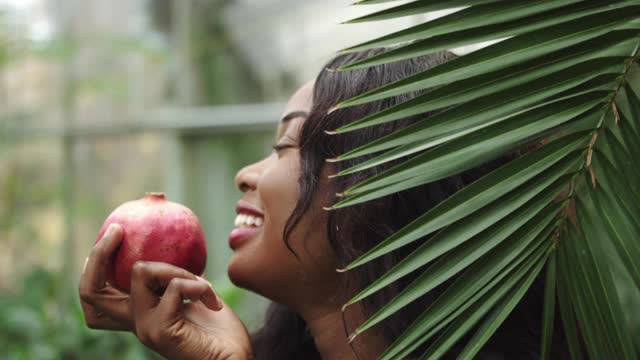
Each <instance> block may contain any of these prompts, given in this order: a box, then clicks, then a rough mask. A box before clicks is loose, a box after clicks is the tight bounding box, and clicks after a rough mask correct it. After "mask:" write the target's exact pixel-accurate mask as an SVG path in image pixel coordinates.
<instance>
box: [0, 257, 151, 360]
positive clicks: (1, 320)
mask: <svg viewBox="0 0 640 360" xmlns="http://www.w3.org/2000/svg"><path fill="white" fill-rule="evenodd" d="M63 281H75V279H63V278H61V277H60V276H58V275H56V274H54V273H51V272H48V271H46V270H43V269H35V270H33V271H32V272H31V273H30V274H29V275H28V276H26V277H25V279H24V281H23V282H22V288H20V289H18V291H17V292H16V293H13V294H3V295H0V349H3V350H2V353H0V359H3V360H4V359H7V360H22V359H24V360H27V359H29V360H31V359H39V360H47V359H105V358H109V359H161V357H159V356H158V355H156V354H154V353H153V352H152V351H150V350H148V349H146V348H145V347H144V346H143V345H142V344H141V343H140V342H139V341H138V340H137V339H136V337H135V336H134V335H133V334H130V333H123V332H109V331H99V330H91V329H89V328H88V327H87V326H86V325H85V322H84V316H83V314H82V309H81V307H80V304H79V300H78V298H77V297H73V298H72V300H71V303H69V304H60V303H58V302H57V298H58V291H57V290H58V289H61V288H62V287H61V286H60V285H61V282H63Z"/></svg>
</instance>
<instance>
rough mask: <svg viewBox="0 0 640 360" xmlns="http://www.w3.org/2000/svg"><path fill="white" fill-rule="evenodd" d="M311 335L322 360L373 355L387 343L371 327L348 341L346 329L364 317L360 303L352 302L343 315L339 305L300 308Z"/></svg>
mask: <svg viewBox="0 0 640 360" xmlns="http://www.w3.org/2000/svg"><path fill="white" fill-rule="evenodd" d="M300 315H301V316H302V318H303V319H304V320H305V322H306V323H307V326H308V328H309V331H310V332H311V335H312V336H313V339H314V342H315V345H316V348H317V349H318V352H319V353H320V357H321V358H322V360H334V359H340V360H343V359H346V360H351V359H353V360H359V359H374V358H376V357H377V356H378V355H380V354H381V353H382V351H383V350H384V347H385V345H387V344H386V342H385V340H384V337H382V336H381V335H380V334H376V333H374V332H373V331H374V329H372V330H370V331H367V332H365V333H363V334H361V335H360V336H358V337H357V338H356V339H355V340H354V341H353V342H352V343H351V344H349V341H348V337H349V334H347V331H350V332H351V331H353V330H355V328H356V327H357V326H358V325H359V324H361V323H362V321H364V319H365V317H364V315H363V313H362V311H360V306H357V305H353V306H350V307H348V308H347V310H346V311H345V318H344V321H345V322H346V327H347V330H345V324H344V323H343V315H342V311H341V308H340V306H329V307H326V308H322V309H320V308H314V309H308V310H306V311H302V312H300Z"/></svg>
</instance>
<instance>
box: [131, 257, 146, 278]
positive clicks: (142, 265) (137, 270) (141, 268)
mask: <svg viewBox="0 0 640 360" xmlns="http://www.w3.org/2000/svg"><path fill="white" fill-rule="evenodd" d="M148 271H149V267H148V265H147V263H146V262H144V261H136V262H135V264H133V270H132V273H133V276H135V277H138V278H144V277H145V276H146V275H147V274H148Z"/></svg>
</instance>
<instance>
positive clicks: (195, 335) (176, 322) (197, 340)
mask: <svg viewBox="0 0 640 360" xmlns="http://www.w3.org/2000/svg"><path fill="white" fill-rule="evenodd" d="M154 196H156V197H157V195H154ZM160 200H161V201H160ZM145 201H146V202H145ZM157 201H160V203H157ZM149 202H151V203H149ZM167 203H168V204H171V206H170V207H169V208H167V207H166V205H167ZM132 205H133V206H132ZM174 205H175V206H174ZM122 208H124V209H125V210H126V211H122ZM184 209H186V208H184V207H182V206H181V205H178V204H173V203H169V202H167V201H165V200H164V197H162V199H157V198H156V199H151V200H149V199H146V198H145V199H142V200H138V201H137V202H129V203H125V204H123V205H122V206H121V207H119V208H118V209H116V210H115V211H114V212H113V213H112V214H111V215H110V216H109V218H108V219H107V221H105V225H104V226H103V228H102V229H101V231H100V235H101V236H99V240H98V241H97V242H96V244H95V245H94V248H93V250H92V252H91V255H90V257H89V258H88V259H87V263H86V265H85V270H84V271H83V274H82V277H81V279H80V298H81V303H82V308H83V311H84V313H85V319H86V322H87V325H88V326H89V327H91V328H94V329H108V330H129V331H133V332H134V333H135V334H136V336H138V338H139V339H140V340H141V341H142V342H143V343H144V344H145V345H147V346H148V347H150V348H152V349H154V350H156V351H157V352H159V353H160V354H162V355H164V356H166V357H169V358H171V359H246V358H250V357H251V346H250V342H249V337H248V334H247V331H246V329H245V327H244V325H243V324H242V322H241V321H240V320H239V318H238V317H237V316H236V315H235V313H234V312H233V311H232V310H231V309H230V308H229V307H228V306H224V304H223V303H222V300H220V299H219V298H218V297H217V295H216V294H215V293H214V291H213V289H212V288H211V286H210V284H209V283H208V282H207V281H206V280H204V279H203V278H200V277H198V276H196V275H194V273H193V272H190V271H188V270H185V269H183V268H181V267H178V266H175V265H172V264H171V263H172V262H173V263H174V264H177V265H180V266H183V267H186V268H189V267H190V266H192V265H193V261H192V258H190V256H193V249H194V246H193V243H195V244H196V246H195V248H196V249H197V248H198V246H197V244H198V242H199V241H202V244H203V246H204V237H198V230H199V233H200V234H201V232H202V230H201V227H200V224H199V222H198V223H197V226H186V227H185V226H182V227H180V226H181V225H180V223H181V221H182V223H183V224H184V223H185V222H184V220H185V219H184V217H187V218H190V217H193V218H195V215H193V213H191V212H190V211H189V210H188V209H186V210H187V211H186V212H185V211H184ZM175 210H179V211H178V212H179V213H181V214H182V215H180V214H179V215H177V216H176V211H175ZM127 211H128V213H127ZM123 213H124V214H125V215H123ZM127 214H128V215H127ZM150 219H152V220H150ZM176 219H178V220H176ZM187 220H188V219H187ZM195 221H196V222H197V218H196V219H195ZM145 222H147V223H146V224H145ZM148 222H151V224H152V225H151V226H149V225H148ZM111 223H115V224H114V225H110V224H111ZM119 223H122V226H120V225H118V224H119ZM144 225H147V227H144ZM145 229H147V230H145ZM158 229H160V230H162V231H168V232H169V233H168V235H167V234H162V233H161V232H162V231H158ZM180 229H183V230H184V229H187V230H186V231H187V232H189V231H191V232H192V233H191V234H189V233H183V234H179V235H178V236H176V235H175V233H176V230H180ZM172 231H173V233H172ZM177 232H180V231H177ZM194 233H195V236H194ZM129 234H134V235H135V234H142V235H140V236H138V237H137V238H136V236H131V237H129V236H128V235H129ZM172 234H173V236H172ZM180 236H182V239H187V241H186V242H184V243H183V242H182V241H180ZM149 243H150V244H149ZM190 243H191V244H190ZM154 244H155V246H153V245H154ZM163 244H164V245H165V246H168V247H166V248H165V251H157V250H158V247H159V246H160V247H161V246H163ZM167 244H170V245H167ZM125 245H127V246H125ZM170 250H171V251H172V252H171V251H170ZM180 251H184V252H187V254H185V253H184V252H183V253H181V252H180ZM189 251H192V253H191V255H190V254H188V252H189ZM203 251H206V249H205V250H203ZM195 253H196V257H195V259H196V262H197V261H199V260H198V259H202V257H203V256H202V255H203V253H201V252H198V251H195ZM148 254H153V256H156V257H155V258H154V257H153V256H151V257H148V256H147V257H145V256H146V255H148ZM204 254H206V252H205V253H204ZM158 255H160V256H161V257H160V258H158V257H157V256H158ZM198 255H199V256H198ZM205 256H206V255H205ZM140 259H143V260H145V261H140ZM176 259H178V260H179V261H176ZM158 261H163V262H158ZM180 261H182V262H180ZM203 269H204V265H202V268H200V269H199V270H198V269H197V273H201V272H202V270H203ZM127 273H128V274H131V275H129V278H126V277H124V276H122V274H127ZM108 280H109V281H113V283H114V284H118V288H120V289H122V290H120V289H118V288H116V287H114V286H112V285H111V284H110V283H109V282H107V281H108ZM125 290H126V291H129V290H130V292H131V294H130V295H128V294H127V293H126V292H125ZM184 300H190V302H189V303H184Z"/></svg>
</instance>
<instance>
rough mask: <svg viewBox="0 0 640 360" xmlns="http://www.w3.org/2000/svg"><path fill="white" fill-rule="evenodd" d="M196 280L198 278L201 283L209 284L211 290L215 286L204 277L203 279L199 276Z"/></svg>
mask: <svg viewBox="0 0 640 360" xmlns="http://www.w3.org/2000/svg"><path fill="white" fill-rule="evenodd" d="M196 278H197V279H198V280H200V281H204V282H206V283H207V284H209V287H211V288H212V289H213V285H211V283H210V282H209V280H207V279H205V278H203V277H201V276H198V275H196Z"/></svg>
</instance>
